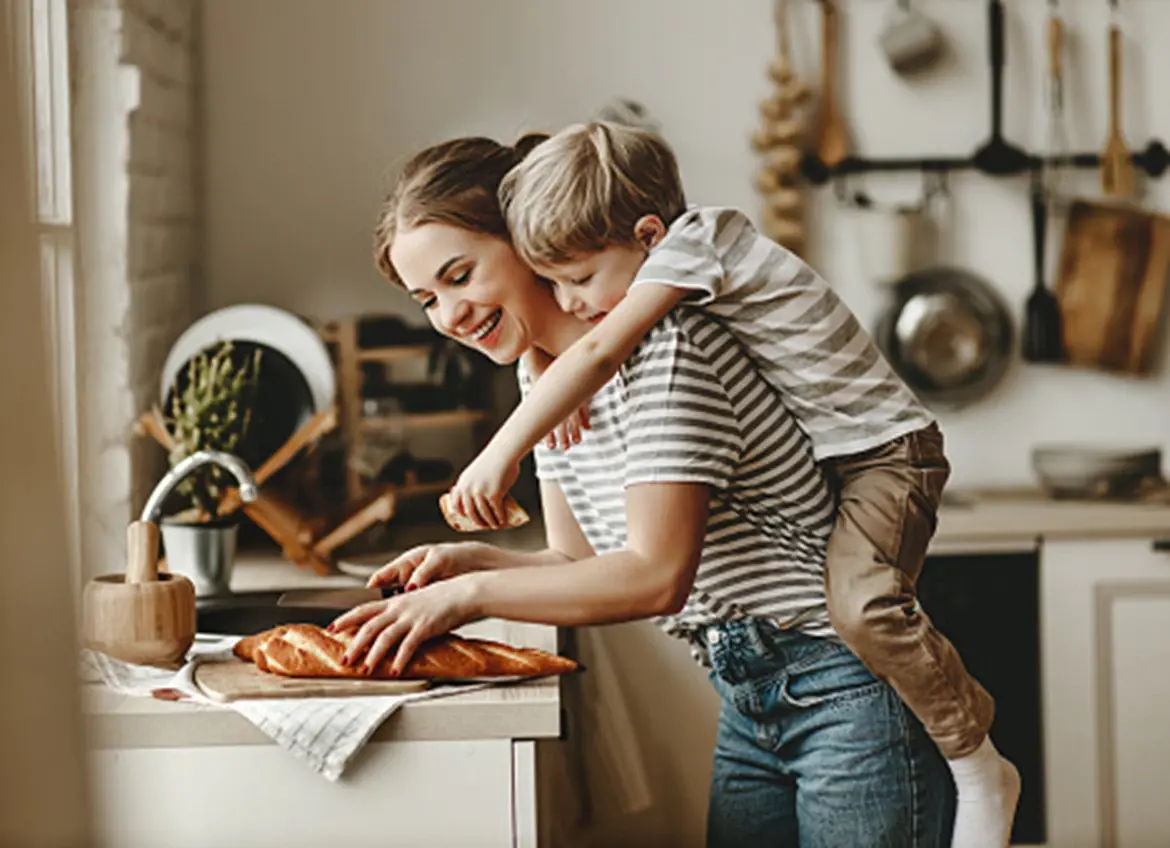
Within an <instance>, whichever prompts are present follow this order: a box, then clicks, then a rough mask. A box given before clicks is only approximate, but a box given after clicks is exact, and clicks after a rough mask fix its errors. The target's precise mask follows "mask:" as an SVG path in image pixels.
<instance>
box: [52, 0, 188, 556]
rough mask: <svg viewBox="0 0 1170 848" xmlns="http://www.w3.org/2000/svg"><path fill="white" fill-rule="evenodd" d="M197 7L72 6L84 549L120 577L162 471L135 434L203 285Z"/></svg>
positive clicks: (184, 1) (153, 1)
mask: <svg viewBox="0 0 1170 848" xmlns="http://www.w3.org/2000/svg"><path fill="white" fill-rule="evenodd" d="M199 2H200V0H71V16H72V21H71V32H72V39H73V42H74V67H73V77H74V83H75V91H76V94H75V104H74V113H75V120H74V141H75V156H74V159H75V189H76V191H75V194H76V197H77V206H78V209H77V228H78V243H79V251H78V254H79V271H80V281H79V292H80V300H81V308H80V310H79V321H78V324H79V327H78V333H79V345H78V349H79V350H80V351H81V354H80V358H81V362H80V363H79V382H80V383H81V386H82V414H81V431H82V435H81V442H82V445H81V463H82V472H81V477H82V499H81V500H82V522H83V532H82V544H83V560H84V561H85V566H86V569H87V570H88V571H89V572H90V573H94V572H101V571H109V570H114V569H117V568H118V567H119V565H120V560H121V558H122V557H124V545H123V541H122V540H123V537H124V531H125V524H126V522H127V521H129V520H130V517H131V516H132V515H133V514H134V513H135V512H137V510H138V509H140V508H141V505H142V503H143V502H144V501H145V498H146V495H147V493H148V492H149V490H150V488H151V487H152V486H153V485H154V484H155V482H156V481H157V480H158V478H159V476H160V475H161V474H162V473H163V471H164V470H165V467H166V465H165V459H164V457H163V456H162V453H161V451H160V450H159V449H158V448H157V446H155V445H154V444H153V443H151V442H148V441H146V440H144V439H139V438H136V437H134V436H133V435H132V434H131V427H132V425H133V422H134V419H135V418H136V417H137V415H138V414H139V413H140V412H142V411H143V410H145V409H147V408H148V407H149V406H150V405H151V404H152V403H154V402H156V400H157V399H158V384H159V373H160V370H161V367H162V363H163V359H164V358H165V357H166V354H167V352H168V350H169V349H170V346H171V344H172V343H173V342H174V340H175V339H176V338H177V337H178V335H179V334H180V333H181V332H182V331H183V330H184V329H185V328H186V327H187V326H188V325H189V324H190V323H191V321H192V319H193V318H194V317H195V315H196V310H197V307H198V299H199V298H198V293H199V291H200V267H199V257H200V252H201V226H200V217H201V216H200V209H201V205H202V204H201V202H200V198H199V191H198V185H199V170H198V159H199V144H198V140H199V126H198V109H197V102H198V100H197V97H198V94H197V74H196V71H195V69H196V67H197V56H198V37H197V36H198V29H199V18H198V15H199Z"/></svg>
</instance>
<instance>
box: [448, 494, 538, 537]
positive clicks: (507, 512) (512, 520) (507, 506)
mask: <svg viewBox="0 0 1170 848" xmlns="http://www.w3.org/2000/svg"><path fill="white" fill-rule="evenodd" d="M450 497H451V495H450V494H446V495H443V496H442V497H440V498H439V509H441V510H442V511H443V518H445V519H446V520H447V523H448V524H450V525H451V527H452V528H453V529H455V530H458V531H459V532H460V533H473V532H475V531H476V530H488V529H490V528H488V527H486V526H483V525H481V524H477V523H476V521H475V519H474V518H471V517H470V516H464V515H460V514H459V513H458V512H456V511H455V510H454V509H452V508H451V503H450ZM530 520H531V519H530V518H529V517H528V513H527V512H525V510H524V507H522V506H520V504H518V503H516V499H515V498H513V497H512V496H511V495H508V496H506V497H505V498H504V527H505V528H507V529H511V528H513V527H521V526H523V525H525V524H527V523H528V522H529V521H530Z"/></svg>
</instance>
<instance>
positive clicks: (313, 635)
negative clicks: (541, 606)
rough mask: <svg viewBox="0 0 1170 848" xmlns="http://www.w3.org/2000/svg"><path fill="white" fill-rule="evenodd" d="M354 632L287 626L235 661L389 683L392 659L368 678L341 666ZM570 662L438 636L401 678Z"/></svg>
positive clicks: (559, 666) (569, 667)
mask: <svg viewBox="0 0 1170 848" xmlns="http://www.w3.org/2000/svg"><path fill="white" fill-rule="evenodd" d="M355 635H356V631H349V632H345V633H329V632H327V631H325V630H324V629H322V628H320V627H317V626H316V625H313V624H286V625H283V626H281V627H277V628H274V629H273V630H269V631H266V632H264V633H259V634H257V635H255V636H249V637H247V638H245V639H241V640H240V641H239V642H238V643H236V646H235V648H234V649H233V652H234V653H235V655H236V656H237V657H239V658H240V659H243V660H248V661H250V662H253V663H255V664H256V667H257V668H259V669H260V670H261V671H268V672H271V673H273V674H281V675H284V676H285V677H374V678H379V679H389V678H390V677H391V675H390V664H391V662H392V660H393V654H391V655H390V656H389V657H387V658H386V659H384V660H382V661H381V662H380V663H379V664H378V667H377V668H375V669H374V671H373V672H372V673H371V674H368V675H367V674H366V673H365V672H363V671H362V669H361V664H360V663H358V664H357V665H354V666H347V665H343V664H342V662H341V659H342V657H344V656H345V651H346V649H347V648H348V647H349V646H350V644H352V642H353V639H354V636H355ZM576 668H577V663H575V662H574V661H573V660H571V659H569V658H567V657H562V656H558V655H556V654H550V653H548V652H547V651H541V650H539V649H537V648H513V647H511V646H510V645H504V644H501V643H499V642H491V641H488V640H486V639H464V638H462V637H460V636H452V635H450V634H447V635H446V636H440V637H438V638H436V639H431V640H429V641H427V642H425V643H423V645H422V647H420V648H419V649H418V650H417V651H416V652H415V654H414V656H413V657H412V658H411V660H410V662H409V663H407V666H406V670H405V671H404V672H403V674H402V675H400V679H406V680H468V679H472V678H483V677H543V676H545V675H550V674H563V673H565V672H569V671H574V670H576Z"/></svg>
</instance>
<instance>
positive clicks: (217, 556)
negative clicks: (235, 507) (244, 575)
mask: <svg viewBox="0 0 1170 848" xmlns="http://www.w3.org/2000/svg"><path fill="white" fill-rule="evenodd" d="M161 530H162V540H163V553H164V554H165V555H166V558H167V569H168V570H169V571H170V572H171V573H172V574H182V575H183V576H185V577H187V578H189V579H190V580H191V582H192V583H194V584H195V595H196V597H200V598H205V597H212V596H215V595H229V594H231V591H232V590H231V578H232V568H233V566H234V565H235V560H236V537H237V534H238V532H239V523H238V522H236V521H216V522H207V523H201V524H189V523H182V522H177V521H176V522H169V521H164V522H163V523H162V525H161Z"/></svg>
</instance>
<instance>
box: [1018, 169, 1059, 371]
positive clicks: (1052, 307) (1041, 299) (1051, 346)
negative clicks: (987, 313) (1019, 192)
mask: <svg viewBox="0 0 1170 848" xmlns="http://www.w3.org/2000/svg"><path fill="white" fill-rule="evenodd" d="M1031 198H1032V238H1033V242H1034V250H1035V259H1036V266H1035V274H1036V280H1035V283H1034V285H1033V287H1032V294H1031V295H1029V296H1028V303H1027V305H1026V306H1025V310H1024V339H1023V344H1022V345H1021V347H1022V348H1023V356H1024V359H1026V360H1027V361H1029V362H1060V361H1062V360H1063V359H1064V344H1063V342H1062V341H1061V326H1060V304H1058V303H1057V301H1056V297H1055V296H1054V295H1053V294H1052V292H1051V291H1049V290H1048V286H1047V285H1045V282H1044V256H1045V251H1044V246H1045V242H1046V238H1045V236H1046V234H1047V233H1046V230H1047V228H1048V216H1047V214H1046V212H1047V209H1046V203H1047V198H1046V195H1045V191H1044V185H1043V181H1042V177H1041V176H1040V175H1039V174H1033V176H1032V191H1031Z"/></svg>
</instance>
